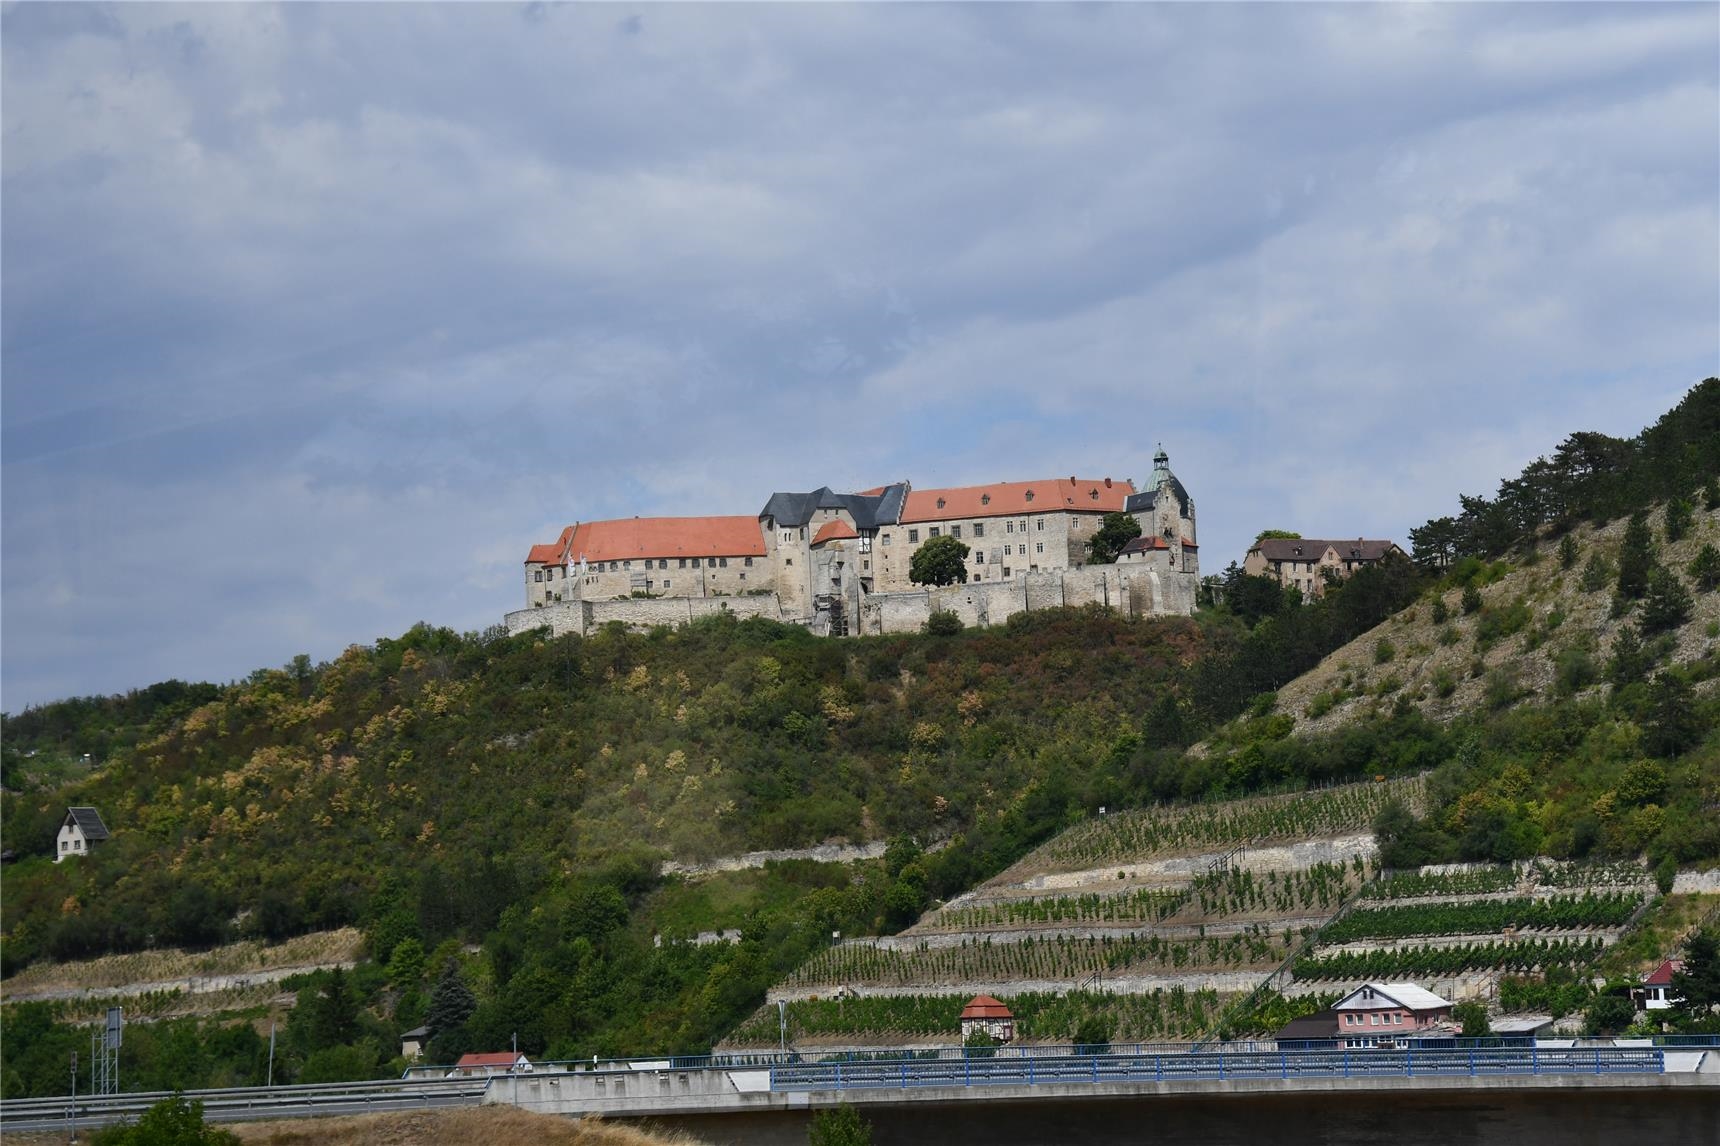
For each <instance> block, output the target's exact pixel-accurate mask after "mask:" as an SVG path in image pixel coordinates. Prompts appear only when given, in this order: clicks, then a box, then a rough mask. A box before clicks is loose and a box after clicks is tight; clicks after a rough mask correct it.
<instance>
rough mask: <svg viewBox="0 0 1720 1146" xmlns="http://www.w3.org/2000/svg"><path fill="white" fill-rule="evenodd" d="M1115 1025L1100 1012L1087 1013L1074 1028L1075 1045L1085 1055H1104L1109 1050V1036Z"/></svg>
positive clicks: (1114, 1022)
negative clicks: (1081, 1049)
mask: <svg viewBox="0 0 1720 1146" xmlns="http://www.w3.org/2000/svg"><path fill="white" fill-rule="evenodd" d="M1116 1029H1117V1023H1116V1020H1115V1019H1113V1018H1112V1017H1111V1016H1110V1015H1107V1014H1105V1013H1104V1012H1102V1011H1089V1012H1088V1013H1087V1014H1085V1015H1083V1016H1082V1017H1081V1021H1080V1022H1079V1023H1077V1024H1076V1026H1075V1043H1076V1045H1077V1046H1079V1047H1081V1048H1083V1050H1084V1051H1085V1053H1087V1054H1104V1053H1106V1052H1107V1051H1109V1050H1110V1049H1111V1036H1112V1035H1113V1034H1115V1033H1116Z"/></svg>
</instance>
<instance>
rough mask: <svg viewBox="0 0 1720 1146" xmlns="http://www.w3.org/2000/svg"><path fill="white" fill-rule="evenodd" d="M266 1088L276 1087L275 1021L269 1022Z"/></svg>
mask: <svg viewBox="0 0 1720 1146" xmlns="http://www.w3.org/2000/svg"><path fill="white" fill-rule="evenodd" d="M263 1085H264V1086H273V1085H275V1020H274V1019H270V1020H269V1081H268V1082H266V1083H264V1084H263Z"/></svg>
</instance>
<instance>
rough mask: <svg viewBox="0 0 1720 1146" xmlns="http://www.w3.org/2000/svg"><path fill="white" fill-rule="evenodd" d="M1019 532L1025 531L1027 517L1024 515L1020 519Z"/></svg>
mask: <svg viewBox="0 0 1720 1146" xmlns="http://www.w3.org/2000/svg"><path fill="white" fill-rule="evenodd" d="M1021 532H1023V533H1026V532H1027V519H1026V518H1025V517H1024V518H1022V519H1021Z"/></svg>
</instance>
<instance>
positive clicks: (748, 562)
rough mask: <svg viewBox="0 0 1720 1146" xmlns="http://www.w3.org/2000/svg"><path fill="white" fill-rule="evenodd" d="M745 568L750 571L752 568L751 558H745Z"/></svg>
mask: <svg viewBox="0 0 1720 1146" xmlns="http://www.w3.org/2000/svg"><path fill="white" fill-rule="evenodd" d="M747 568H748V569H751V568H752V558H751V557H748V558H747Z"/></svg>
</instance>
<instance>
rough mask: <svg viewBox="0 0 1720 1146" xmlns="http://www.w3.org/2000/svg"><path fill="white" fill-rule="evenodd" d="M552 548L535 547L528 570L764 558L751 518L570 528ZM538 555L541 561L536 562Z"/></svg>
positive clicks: (642, 520) (630, 520)
mask: <svg viewBox="0 0 1720 1146" xmlns="http://www.w3.org/2000/svg"><path fill="white" fill-rule="evenodd" d="M562 538H563V540H562V541H558V542H556V544H555V545H553V546H551V545H534V546H532V550H531V554H530V556H528V557H527V558H526V561H527V563H528V564H534V563H543V564H551V565H559V564H561V563H562V562H563V561H568V562H572V563H573V564H575V565H577V564H578V563H579V561H580V559H581V558H584V559H585V560H586V561H623V560H628V559H631V558H635V557H763V556H764V555H765V548H764V534H762V533H760V532H759V525H758V518H756V517H627V518H621V519H619V520H617V521H586V522H581V523H580V524H578V525H570V526H568V527H567V529H566V530H564V531H563V533H562ZM540 554H541V556H540Z"/></svg>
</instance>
